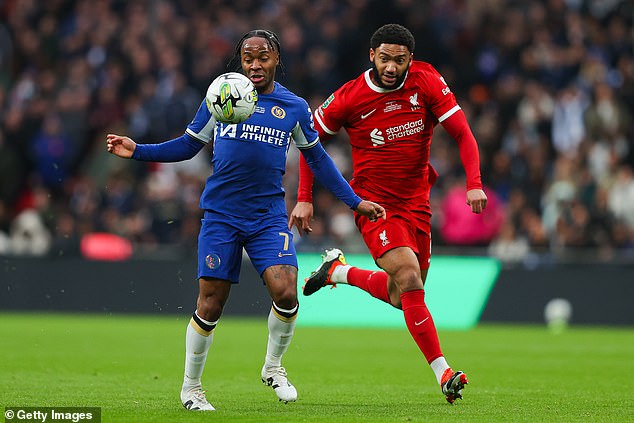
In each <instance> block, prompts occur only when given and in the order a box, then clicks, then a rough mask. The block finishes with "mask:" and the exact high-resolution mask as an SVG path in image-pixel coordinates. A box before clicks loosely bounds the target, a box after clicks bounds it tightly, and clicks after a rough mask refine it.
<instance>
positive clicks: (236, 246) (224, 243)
mask: <svg viewBox="0 0 634 423" xmlns="http://www.w3.org/2000/svg"><path fill="white" fill-rule="evenodd" d="M243 248H244V250H245V251H246V253H247V255H248V256H249V258H250V259H251V263H253V267H255V270H257V272H258V274H259V275H260V276H262V273H264V271H265V270H266V269H267V268H269V267H271V266H275V265H280V264H287V265H290V266H294V267H297V255H296V252H295V244H293V234H292V232H291V231H289V230H288V218H287V216H286V214H285V213H284V214H275V215H263V216H262V217H260V218H257V217H255V218H250V219H244V218H237V217H233V216H227V215H225V214H221V213H216V212H213V211H205V216H204V218H203V219H202V226H201V228H200V234H199V235H198V277H199V278H201V277H210V278H217V279H224V280H228V281H230V282H231V283H238V281H239V279H240V267H241V265H242V249H243Z"/></svg>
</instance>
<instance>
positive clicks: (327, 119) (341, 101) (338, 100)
mask: <svg viewBox="0 0 634 423" xmlns="http://www.w3.org/2000/svg"><path fill="white" fill-rule="evenodd" d="M347 86H348V84H345V85H344V86H342V87H341V88H339V89H338V90H337V91H335V92H334V93H333V94H331V95H330V97H328V98H327V99H326V100H325V101H324V102H323V104H322V105H321V106H319V108H318V109H317V110H316V111H315V122H316V127H317V130H318V131H319V135H320V136H332V135H335V134H336V133H337V132H339V130H340V129H341V127H342V126H343V125H344V123H345V122H346V117H347V115H346V107H345V103H346V92H347V89H346V88H347Z"/></svg>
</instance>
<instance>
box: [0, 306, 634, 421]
mask: <svg viewBox="0 0 634 423" xmlns="http://www.w3.org/2000/svg"><path fill="white" fill-rule="evenodd" d="M188 319H189V318H188V317H185V316H180V317H176V316H171V317H162V316H112V315H110V316H108V315H101V316H100V315H57V314H6V313H3V314H0V345H2V348H0V406H1V407H2V408H3V407H5V406H24V407H26V406H55V407H61V406H94V407H101V408H102V421H104V422H168V421H169V422H194V421H206V422H209V421H223V422H224V421H253V422H266V421H269V422H301V421H305V422H318V421H332V422H409V421H425V422H430V421H438V422H441V421H442V422H447V421H468V422H491V421H504V422H508V421H525V422H533V421H544V422H551V421H562V422H563V421H565V422H571V421H578V422H590V421H592V422H601V421H634V399H633V398H634V396H633V394H632V391H633V390H634V389H633V388H634V382H633V381H632V374H633V373H634V329H632V328H621V329H615V328H603V327H601V328H572V329H569V330H568V331H566V332H564V333H562V334H559V335H554V334H552V333H550V332H548V331H547V330H546V329H545V328H543V327H536V326H519V325H518V326H510V325H481V326H479V327H477V328H476V329H474V330H471V331H467V332H453V331H442V332H441V333H440V338H441V343H442V346H443V350H444V352H445V354H446V356H447V357H448V359H449V361H450V363H451V364H452V365H453V366H454V369H462V370H464V371H465V372H466V373H467V375H468V377H469V381H470V384H469V385H468V387H467V388H466V389H465V392H464V394H465V395H464V396H465V399H464V400H463V401H457V402H456V404H455V405H453V406H452V405H449V404H447V403H446V402H445V400H444V397H443V396H442V395H441V393H440V390H439V388H438V386H437V384H436V381H435V379H434V376H433V374H432V372H431V370H430V369H429V368H428V366H427V364H426V363H425V362H424V360H423V358H422V355H421V353H420V352H419V351H418V349H417V347H416V346H415V344H414V342H413V341H412V340H411V338H410V336H409V334H408V332H407V330H406V329H404V328H403V329H392V330H390V329H381V330H373V329H340V328H338V329H327V328H312V327H311V328H307V327H298V328H297V329H296V332H295V338H294V340H293V344H292V345H291V347H290V349H289V351H288V353H287V354H286V357H285V360H284V365H285V366H286V368H287V369H288V371H289V375H290V378H291V380H292V381H293V383H294V384H295V386H296V387H297V389H298V391H299V400H298V401H297V402H296V403H292V404H283V403H280V402H278V401H277V398H276V397H275V394H274V393H273V390H272V389H271V388H269V387H265V386H264V385H263V384H262V383H261V382H260V380H259V378H260V376H259V374H260V368H261V366H262V363H263V359H264V352H265V348H266V319H265V316H263V317H262V318H261V319H257V320H252V319H236V318H228V317H226V318H223V320H221V323H220V324H219V326H218V328H217V330H216V335H215V339H214V345H213V346H212V349H211V350H210V354H209V357H208V360H207V368H206V370H205V374H204V375H203V384H204V388H205V389H207V398H208V399H209V401H210V402H211V403H212V404H213V405H214V406H215V407H216V408H217V411H216V412H213V413H201V412H189V411H186V410H185V409H183V407H182V406H181V404H180V401H179V398H178V394H179V390H180V383H181V379H182V371H183V361H184V335H185V327H186V324H187V321H188Z"/></svg>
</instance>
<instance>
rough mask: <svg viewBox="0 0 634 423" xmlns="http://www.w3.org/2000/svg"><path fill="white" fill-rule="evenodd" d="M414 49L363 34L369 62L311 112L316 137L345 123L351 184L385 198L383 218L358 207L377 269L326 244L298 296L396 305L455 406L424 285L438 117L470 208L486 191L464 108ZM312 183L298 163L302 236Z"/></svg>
mask: <svg viewBox="0 0 634 423" xmlns="http://www.w3.org/2000/svg"><path fill="white" fill-rule="evenodd" d="M413 52H414V37H413V36H412V34H411V32H410V31H409V30H408V29H407V28H405V27H403V26H401V25H396V24H388V25H384V26H382V27H381V28H379V29H378V30H377V31H376V32H375V33H374V34H373V35H372V37H371V39H370V61H371V62H372V64H373V66H372V68H371V69H369V70H367V71H366V72H364V73H363V74H361V75H360V76H359V77H357V78H356V79H354V80H351V81H349V82H347V83H346V84H344V85H343V86H342V87H341V88H339V89H338V90H337V91H335V93H334V94H332V95H331V96H330V97H329V98H328V99H326V101H325V102H324V103H323V104H322V105H321V107H319V108H318V109H317V110H316V111H315V113H314V118H315V126H316V128H317V130H318V131H319V136H320V139H321V140H324V139H328V138H329V137H330V136H332V135H334V134H335V133H337V131H339V129H341V128H342V127H343V128H345V129H346V131H347V133H348V135H349V137H350V144H351V145H352V162H353V167H354V172H353V180H352V181H351V186H352V187H353V188H354V190H355V191H356V192H357V193H358V194H359V195H360V196H362V197H363V198H367V199H368V200H371V201H375V202H377V203H380V204H382V205H383V206H384V207H385V210H386V214H387V219H386V220H381V221H377V222H370V220H368V218H366V217H364V216H360V215H358V214H355V222H356V224H357V227H358V228H359V231H360V232H361V234H362V235H363V239H364V241H365V243H366V245H367V246H368V248H369V250H370V253H371V254H372V256H373V258H374V260H375V261H376V263H377V265H378V266H379V267H380V268H381V269H383V271H382V272H381V271H378V272H377V271H371V270H365V269H359V268H357V267H353V266H350V265H348V264H347V263H346V261H345V259H344V256H343V253H342V252H341V250H339V249H337V248H332V249H329V250H326V252H325V255H324V260H323V262H322V264H321V265H320V266H319V268H317V270H316V271H315V272H313V273H312V275H311V276H310V277H309V278H308V279H307V280H306V285H305V286H304V295H311V294H312V293H314V292H315V291H317V290H319V289H320V288H322V287H323V286H326V285H335V284H338V283H346V284H350V285H353V286H356V287H358V288H361V289H363V290H364V291H367V292H368V293H369V294H370V295H372V296H374V297H376V298H378V299H380V300H382V301H384V302H386V303H388V304H391V305H392V306H394V307H397V308H399V309H402V310H403V314H404V317H405V322H406V325H407V328H408V330H409V332H410V334H411V335H412V337H413V338H414V341H416V344H417V345H418V347H419V348H420V350H421V351H422V352H423V354H424V355H425V358H426V359H427V362H428V363H429V364H430V366H431V368H432V370H433V371H434V374H435V375H436V379H437V381H438V383H439V384H440V387H441V390H442V392H443V394H444V395H445V397H446V399H447V401H449V402H450V403H453V402H454V401H455V399H456V398H462V389H463V388H464V385H466V384H467V377H466V375H465V374H464V373H463V372H460V371H453V370H452V369H451V367H450V366H449V364H448V363H447V360H446V359H445V357H444V356H443V353H442V350H441V348H440V343H439V340H438V334H437V332H436V327H435V325H434V322H433V319H432V317H431V315H430V313H429V310H428V309H427V306H426V305H425V291H424V289H423V288H424V283H425V279H426V277H427V271H428V269H429V262H430V254H431V223H430V219H431V208H430V205H429V193H430V190H431V187H432V185H433V183H434V180H435V179H436V176H437V174H436V172H435V171H434V169H433V168H432V166H431V165H430V163H429V154H430V146H431V140H432V134H433V129H434V126H435V125H436V124H438V123H440V124H441V125H442V126H443V127H444V128H445V130H446V131H447V133H449V135H451V136H452V137H453V138H454V139H455V140H456V142H457V143H458V147H459V150H460V158H461V160H462V164H463V167H464V169H465V173H466V176H467V184H466V185H467V195H466V204H467V206H469V207H470V208H471V210H472V212H473V213H481V212H482V210H483V209H484V208H485V207H486V203H487V197H486V194H485V193H484V191H483V190H482V182H481V177H480V157H479V153H478V145H477V143H476V140H475V138H474V136H473V134H472V132H471V130H470V128H469V125H468V123H467V119H466V117H465V114H464V112H463V111H462V110H461V108H460V106H459V105H458V103H457V102H456V98H455V97H454V95H453V93H452V92H451V90H450V89H449V87H448V86H447V84H446V83H445V80H444V79H443V77H442V76H441V75H440V74H439V73H438V72H437V71H436V70H435V69H434V68H433V67H432V66H431V65H430V64H429V63H425V62H420V61H414V60H413V55H414V54H413ZM312 186H313V175H312V173H311V171H310V169H309V167H308V165H307V164H306V162H305V161H303V160H302V161H301V162H300V184H299V190H298V199H297V201H298V202H297V205H296V206H295V208H294V210H293V212H292V213H291V216H290V218H289V227H290V226H293V225H295V226H297V229H298V231H299V233H300V235H301V234H302V233H303V232H311V231H312V229H311V227H310V220H311V218H312V215H313V206H312ZM465 207H466V206H465Z"/></svg>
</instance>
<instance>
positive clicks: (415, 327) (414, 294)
mask: <svg viewBox="0 0 634 423" xmlns="http://www.w3.org/2000/svg"><path fill="white" fill-rule="evenodd" d="M401 304H402V305H403V315H404V316H405V324H407V329H408V330H409V333H410V334H411V335H412V338H414V341H415V342H416V344H417V345H418V348H420V350H421V351H422V352H423V354H424V355H425V358H426V359H427V362H428V363H431V362H433V361H434V360H435V359H437V358H438V357H442V351H441V350H440V342H439V341H438V333H437V332H436V326H435V325H434V320H433V319H432V317H431V314H430V313H429V309H428V308H427V305H425V291H424V290H422V289H416V290H413V291H407V292H403V293H402V294H401Z"/></svg>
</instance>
